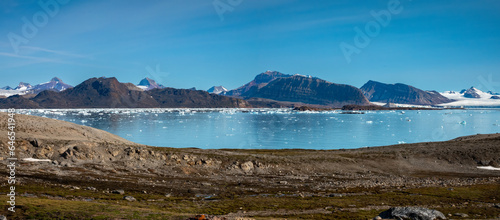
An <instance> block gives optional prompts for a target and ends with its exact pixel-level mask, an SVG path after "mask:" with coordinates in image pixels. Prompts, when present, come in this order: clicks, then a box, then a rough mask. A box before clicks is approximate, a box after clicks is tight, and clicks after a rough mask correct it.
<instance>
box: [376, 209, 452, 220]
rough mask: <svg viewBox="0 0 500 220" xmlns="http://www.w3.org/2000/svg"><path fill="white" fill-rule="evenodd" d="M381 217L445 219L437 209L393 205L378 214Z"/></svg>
mask: <svg viewBox="0 0 500 220" xmlns="http://www.w3.org/2000/svg"><path fill="white" fill-rule="evenodd" d="M379 217H381V218H382V219H397V220H434V219H446V217H445V216H444V214H443V213H441V212H440V211H437V210H432V209H427V208H422V207H393V208H390V209H388V210H386V211H383V212H381V213H380V214H379Z"/></svg>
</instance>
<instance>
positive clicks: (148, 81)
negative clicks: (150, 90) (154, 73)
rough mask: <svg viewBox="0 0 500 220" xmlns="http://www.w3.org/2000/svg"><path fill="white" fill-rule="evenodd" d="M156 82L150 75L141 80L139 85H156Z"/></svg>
mask: <svg viewBox="0 0 500 220" xmlns="http://www.w3.org/2000/svg"><path fill="white" fill-rule="evenodd" d="M155 84H156V82H155V81H154V80H152V79H150V78H148V77H146V78H144V79H142V80H141V81H140V82H139V85H140V86H150V85H155Z"/></svg>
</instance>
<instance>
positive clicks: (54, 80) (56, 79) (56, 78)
mask: <svg viewBox="0 0 500 220" xmlns="http://www.w3.org/2000/svg"><path fill="white" fill-rule="evenodd" d="M50 81H51V82H62V80H61V79H59V78H58V77H54V78H52V79H51V80H50Z"/></svg>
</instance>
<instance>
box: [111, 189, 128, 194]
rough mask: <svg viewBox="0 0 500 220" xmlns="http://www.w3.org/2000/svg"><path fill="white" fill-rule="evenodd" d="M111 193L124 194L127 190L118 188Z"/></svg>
mask: <svg viewBox="0 0 500 220" xmlns="http://www.w3.org/2000/svg"><path fill="white" fill-rule="evenodd" d="M111 193H113V194H120V195H123V194H125V190H123V189H117V190H113V191H111Z"/></svg>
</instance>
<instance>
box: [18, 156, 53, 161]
mask: <svg viewBox="0 0 500 220" xmlns="http://www.w3.org/2000/svg"><path fill="white" fill-rule="evenodd" d="M23 160H24V161H28V162H52V160H49V159H35V158H31V157H30V158H24V159H23Z"/></svg>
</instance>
